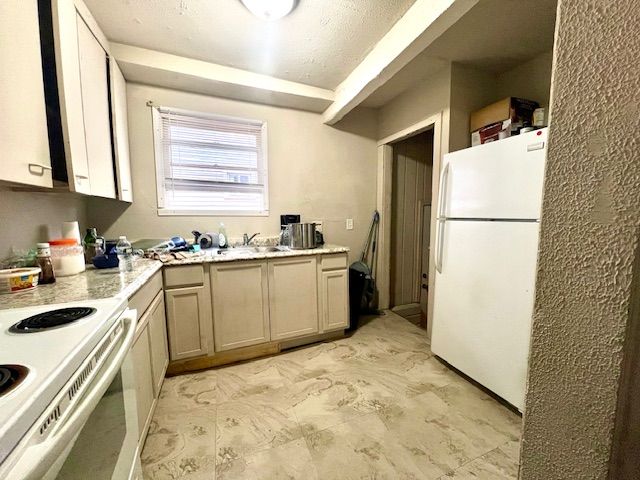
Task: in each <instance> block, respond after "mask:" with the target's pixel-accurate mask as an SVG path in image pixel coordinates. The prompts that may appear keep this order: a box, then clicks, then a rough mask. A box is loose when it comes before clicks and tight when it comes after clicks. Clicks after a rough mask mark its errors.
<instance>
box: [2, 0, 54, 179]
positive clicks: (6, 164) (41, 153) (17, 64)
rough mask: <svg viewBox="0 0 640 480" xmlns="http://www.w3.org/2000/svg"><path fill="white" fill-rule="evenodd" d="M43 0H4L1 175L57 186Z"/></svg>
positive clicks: (4, 177)
mask: <svg viewBox="0 0 640 480" xmlns="http://www.w3.org/2000/svg"><path fill="white" fill-rule="evenodd" d="M39 38H40V33H39V25H38V2H37V0H20V1H19V2H18V1H2V2H0V111H2V115H1V116H0V145H2V153H0V158H1V159H2V162H1V164H2V169H0V180H4V181H7V182H13V183H20V184H25V185H35V186H38V187H51V186H52V185H53V183H52V178H51V160H50V154H49V140H48V138H49V137H48V133H47V117H46V107H45V98H44V88H43V79H42V64H41V52H40V41H39Z"/></svg>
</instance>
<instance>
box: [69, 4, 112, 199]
mask: <svg viewBox="0 0 640 480" xmlns="http://www.w3.org/2000/svg"><path fill="white" fill-rule="evenodd" d="M76 25H77V29H78V56H79V60H80V88H81V95H82V118H83V120H84V139H85V144H86V149H87V162H88V165H89V183H90V185H91V195H94V196H98V197H107V198H116V186H115V179H114V164H113V152H112V150H111V123H110V118H109V110H110V105H109V80H108V75H109V74H108V60H107V53H106V52H105V51H104V48H102V46H101V45H100V42H98V40H97V39H96V37H95V36H94V34H93V32H91V30H89V27H88V26H87V24H86V23H85V21H84V20H83V19H82V17H81V16H80V15H76Z"/></svg>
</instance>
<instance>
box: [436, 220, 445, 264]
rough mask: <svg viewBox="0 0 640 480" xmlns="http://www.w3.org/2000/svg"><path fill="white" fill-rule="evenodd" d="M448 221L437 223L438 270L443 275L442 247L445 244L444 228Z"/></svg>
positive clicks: (438, 221)
mask: <svg viewBox="0 0 640 480" xmlns="http://www.w3.org/2000/svg"><path fill="white" fill-rule="evenodd" d="M446 223H447V221H446V220H444V219H441V218H439V219H438V220H437V222H436V226H437V232H436V270H437V271H438V273H442V246H443V243H444V238H443V237H444V226H445V225H446Z"/></svg>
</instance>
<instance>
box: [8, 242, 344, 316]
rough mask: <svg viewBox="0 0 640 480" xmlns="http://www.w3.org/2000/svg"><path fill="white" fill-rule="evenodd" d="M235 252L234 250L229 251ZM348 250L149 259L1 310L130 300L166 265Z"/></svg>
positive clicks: (34, 293) (45, 290)
mask: <svg viewBox="0 0 640 480" xmlns="http://www.w3.org/2000/svg"><path fill="white" fill-rule="evenodd" d="M230 250H231V251H233V249H230ZM348 251H349V248H348V247H341V246H338V245H324V246H323V247H321V248H314V249H308V250H286V251H278V252H246V251H245V252H242V253H240V249H238V251H237V252H233V253H231V252H230V253H226V254H223V255H220V254H218V253H217V249H216V250H210V251H204V252H203V253H202V255H199V256H195V257H190V258H186V259H180V260H171V261H169V262H165V263H164V264H163V263H162V262H160V261H158V260H150V259H146V258H140V259H137V260H136V261H135V262H134V269H133V271H132V272H126V273H121V272H120V270H119V269H117V268H108V269H103V270H98V269H96V268H94V267H87V270H86V271H85V272H83V273H80V274H78V275H73V276H70V277H58V278H57V279H56V283H54V284H52V285H39V286H38V287H36V288H35V289H33V290H28V291H25V292H20V293H12V294H4V295H2V294H0V310H5V309H8V308H20V307H30V306H37V305H52V304H56V303H67V302H76V301H84V300H96V299H101V298H110V297H120V298H129V297H131V296H132V295H133V294H134V293H136V292H137V291H138V290H139V289H140V288H141V287H142V286H143V285H144V284H145V283H147V281H148V280H149V279H150V278H151V277H152V276H153V274H154V273H156V272H157V271H159V270H161V269H162V267H163V266H177V265H192V264H198V263H216V262H234V261H246V260H261V259H266V258H281V257H297V256H304V255H327V254H332V253H346V252H348Z"/></svg>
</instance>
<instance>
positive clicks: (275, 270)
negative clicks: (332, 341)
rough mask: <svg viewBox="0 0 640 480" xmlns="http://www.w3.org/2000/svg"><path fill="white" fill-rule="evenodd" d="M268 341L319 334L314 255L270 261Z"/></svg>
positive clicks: (316, 276) (316, 277) (316, 263)
mask: <svg viewBox="0 0 640 480" xmlns="http://www.w3.org/2000/svg"><path fill="white" fill-rule="evenodd" d="M268 266H269V314H270V321H271V340H272V341H273V340H283V339H286V338H293V337H302V336H304V335H311V334H313V333H318V275H317V268H318V261H317V259H316V256H315V255H311V256H304V257H294V258H286V259H281V260H269V262H268Z"/></svg>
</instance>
